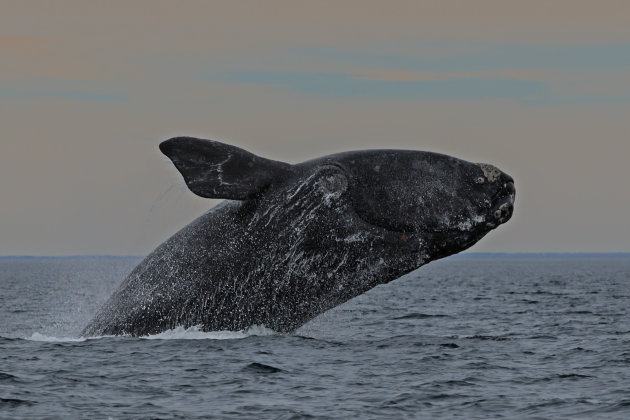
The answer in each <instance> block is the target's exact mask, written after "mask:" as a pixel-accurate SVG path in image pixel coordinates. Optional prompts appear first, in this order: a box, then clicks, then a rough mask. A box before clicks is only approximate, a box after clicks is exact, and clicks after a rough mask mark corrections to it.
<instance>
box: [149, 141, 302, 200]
mask: <svg viewBox="0 0 630 420" xmlns="http://www.w3.org/2000/svg"><path fill="white" fill-rule="evenodd" d="M160 150H161V151H162V153H164V154H165V155H166V156H168V157H169V159H171V160H172V161H173V164H175V167H176V168H177V169H178V170H179V172H181V174H182V175H183V176H184V180H185V181H186V185H188V188H189V189H190V191H192V192H193V193H195V194H197V195H199V196H201V197H206V198H227V199H231V200H245V199H248V198H250V197H252V196H254V195H256V194H257V193H259V192H260V191H261V190H263V189H264V188H265V187H267V186H268V185H269V184H271V182H272V181H273V180H274V179H279V178H282V177H284V176H286V175H289V173H290V172H291V165H289V164H288V163H284V162H278V161H275V160H269V159H265V158H261V157H259V156H256V155H254V154H253V153H250V152H248V151H246V150H243V149H240V148H238V147H234V146H230V145H227V144H223V143H220V142H218V141H213V140H202V139H197V138H194V137H174V138H172V139H169V140H166V141H163V142H162V143H160Z"/></svg>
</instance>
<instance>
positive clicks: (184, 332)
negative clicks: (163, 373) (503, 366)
mask: <svg viewBox="0 0 630 420" xmlns="http://www.w3.org/2000/svg"><path fill="white" fill-rule="evenodd" d="M275 334H277V333H276V332H275V331H273V330H271V329H269V328H266V327H264V326H259V325H254V326H251V327H249V328H247V329H246V330H243V331H202V330H201V327H200V326H193V327H190V328H184V327H177V328H174V329H172V330H167V331H164V332H161V333H159V334H153V335H146V336H142V337H138V338H141V339H145V340H236V339H241V338H247V337H249V336H252V335H254V336H265V335H275ZM114 337H116V336H113V335H101V336H95V337H53V336H49V335H45V334H40V333H38V332H35V333H33V334H32V335H31V336H30V337H26V338H25V340H29V341H41V342H45V343H80V342H83V341H86V340H96V339H99V338H114ZM123 337H127V338H130V336H128V335H127V336H123Z"/></svg>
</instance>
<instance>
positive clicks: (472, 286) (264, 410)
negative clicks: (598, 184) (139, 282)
mask: <svg viewBox="0 0 630 420" xmlns="http://www.w3.org/2000/svg"><path fill="white" fill-rule="evenodd" d="M138 262H139V259H138V258H112V257H94V258H91V257H90V258H0V418H11V419H13V418H28V419H37V418H114V419H117V418H279V419H298V418H318V419H319V418H335V419H336V418H449V419H450V418H463V419H473V418H479V419H486V418H509V419H515V418H526V419H530V418H553V419H561V418H567V419H576V418H584V419H594V418H597V419H606V418H610V419H627V418H630V256H623V255H622V256H598V257H593V256H581V257H579V258H576V257H568V256H544V255H541V256H526V257H515V256H509V255H506V256H500V257H491V256H474V255H468V256H466V255H464V256H456V257H451V258H447V259H445V260H442V261H437V262H433V263H431V264H429V265H427V266H425V267H422V268H421V269H420V270H417V271H416V272H413V273H411V274H409V275H407V276H405V277H403V278H400V279H398V280H396V281H394V282H392V283H390V284H387V285H383V286H379V287H377V288H375V289H374V290H372V291H370V292H369V293H366V294H365V295H362V296H360V297H359V298H357V299H354V300H352V301H350V302H348V303H346V304H344V305H342V306H340V307H338V308H335V309H333V310H331V311H329V312H327V313H325V314H323V315H322V316H320V317H318V318H316V319H315V320H313V321H311V322H309V323H308V324H306V325H305V326H303V327H302V328H300V329H299V330H298V331H297V332H295V333H294V334H276V333H274V332H273V331H270V330H267V329H265V328H264V327H262V326H259V327H254V328H251V329H250V330H248V331H234V332H230V331H223V332H210V333H205V332H200V331H197V330H195V329H194V328H193V329H190V330H187V331H186V330H181V329H180V330H173V331H168V332H165V333H163V334H160V335H156V336H151V337H147V338H131V337H100V338H92V339H81V338H78V333H79V331H80V330H81V329H82V327H83V326H84V325H85V324H86V323H87V322H88V321H89V319H90V318H91V316H92V315H93V314H94V313H95V311H96V310H97V309H98V307H99V306H100V305H101V304H102V303H103V302H104V301H105V299H107V298H108V297H109V295H110V293H111V292H112V291H113V290H114V289H115V287H116V286H117V284H118V283H119V282H120V281H121V280H122V279H123V278H124V277H125V275H126V274H127V273H128V272H129V271H130V270H131V269H132V268H133V267H134V266H135V264H136V263H138Z"/></svg>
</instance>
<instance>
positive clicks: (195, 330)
mask: <svg viewBox="0 0 630 420" xmlns="http://www.w3.org/2000/svg"><path fill="white" fill-rule="evenodd" d="M275 334H277V333H276V332H275V331H273V330H270V329H269V328H265V327H264V326H258V325H254V326H251V327H249V328H247V329H246V330H242V331H203V330H201V327H200V326H193V327H190V328H184V327H177V328H174V329H172V330H167V331H164V332H161V333H159V334H154V335H147V336H143V337H140V338H142V339H145V340H236V339H242V338H247V337H249V336H252V335H254V336H265V335H275Z"/></svg>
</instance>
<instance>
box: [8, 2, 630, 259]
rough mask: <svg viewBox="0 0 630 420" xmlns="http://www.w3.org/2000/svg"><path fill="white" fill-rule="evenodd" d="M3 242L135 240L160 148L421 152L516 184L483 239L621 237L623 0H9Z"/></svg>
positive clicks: (278, 156) (34, 247) (73, 250)
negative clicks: (495, 170)
mask: <svg viewBox="0 0 630 420" xmlns="http://www.w3.org/2000/svg"><path fill="white" fill-rule="evenodd" d="M0 9H1V10H2V13H1V14H0V139H1V141H2V149H1V152H0V255H16V254H17V255H21V254H32V255H67V254H117V255H118V254H136V255H137V254H146V253H148V252H149V251H151V250H152V249H153V248H154V247H155V246H156V245H158V244H159V243H160V242H162V241H163V240H165V239H166V238H167V237H168V236H170V235H171V234H173V233H174V232H176V231H177V230H178V229H179V228H181V227H182V226H184V225H185V224H187V223H188V222H189V221H191V220H192V219H194V218H195V217H196V216H198V215H200V214H201V213H203V212H204V211H205V210H206V209H208V208H209V207H211V206H212V205H214V204H216V201H211V200H205V199H202V198H199V197H196V196H194V195H193V194H192V193H190V192H189V191H188V190H187V189H186V187H185V185H184V183H183V181H182V179H181V177H180V175H179V174H178V173H177V171H176V170H175V169H174V167H173V166H172V164H170V161H168V159H166V158H165V157H164V156H162V155H161V154H160V152H159V150H158V148H157V145H158V143H159V142H160V141H161V140H164V139H166V138H168V137H171V136H174V135H195V136H199V137H204V138H211V139H215V140H221V141H224V142H227V143H231V144H234V145H237V146H239V147H243V148H245V149H248V150H250V151H252V152H254V153H257V154H259V155H262V156H265V157H268V158H272V159H275V160H284V161H288V162H291V163H295V162H300V161H303V160H307V159H310V158H314V157H317V156H321V155H325V154H330V153H334V152H339V151H343V150H351V149H365V148H404V149H417V150H432V151H438V152H442V153H447V154H450V155H454V156H457V157H460V158H463V159H467V160H471V161H475V162H488V163H493V164H495V165H497V166H498V167H499V168H501V169H503V170H504V171H506V172H508V173H510V174H511V175H512V176H513V177H514V178H515V180H516V189H517V200H516V209H515V215H514V217H513V218H512V220H511V221H510V222H509V223H508V224H507V225H505V226H501V227H500V228H499V229H498V230H497V231H494V232H492V233H491V234H489V235H488V236H487V237H486V238H484V239H483V240H482V241H481V242H480V243H479V244H477V245H476V246H475V247H473V248H472V250H473V251H499V252H558V251H567V252H575V251H596V252H597V251H605V252H611V251H612V252H614V251H625V252H629V251H630V220H629V215H630V187H629V186H628V182H629V181H630V24H628V22H629V21H630V2H628V1H627V0H621V1H590V0H589V1H580V0H569V1H548V0H547V1H532V0H529V1H518V2H517V1H504V0H500V1H468V0H466V1H431V2H429V1H408V2H407V1H404V2H403V1H401V2H397V1H378V2H372V1H365V0H357V1H309V2H306V1H251V2H248V1H225V2H211V1H177V2H175V1H164V2H161V1H120V2H115V1H107V2H85V1H76V2H68V1H55V2H51V1H41V2H36V1H2V0H0Z"/></svg>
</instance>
